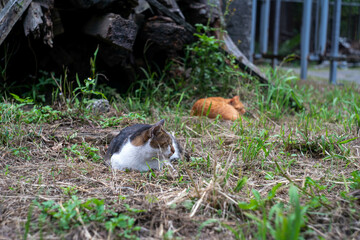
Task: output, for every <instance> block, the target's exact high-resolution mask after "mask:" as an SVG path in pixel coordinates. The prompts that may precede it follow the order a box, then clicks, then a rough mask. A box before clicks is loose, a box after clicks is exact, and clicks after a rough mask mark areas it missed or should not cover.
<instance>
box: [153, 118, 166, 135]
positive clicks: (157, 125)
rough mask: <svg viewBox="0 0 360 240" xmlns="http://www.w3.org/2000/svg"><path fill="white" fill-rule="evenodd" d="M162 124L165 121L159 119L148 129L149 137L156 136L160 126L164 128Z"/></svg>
mask: <svg viewBox="0 0 360 240" xmlns="http://www.w3.org/2000/svg"><path fill="white" fill-rule="evenodd" d="M164 123H165V120H164V119H161V120H160V121H159V122H157V123H155V124H154V125H153V126H152V127H151V128H150V137H154V136H156V135H157V134H158V133H159V132H160V130H161V128H162V126H164Z"/></svg>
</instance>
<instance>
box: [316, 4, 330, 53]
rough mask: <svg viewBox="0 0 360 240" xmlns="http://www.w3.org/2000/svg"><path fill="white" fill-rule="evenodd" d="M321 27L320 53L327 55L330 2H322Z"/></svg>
mask: <svg viewBox="0 0 360 240" xmlns="http://www.w3.org/2000/svg"><path fill="white" fill-rule="evenodd" d="M320 7H321V8H320V10H321V13H320V27H319V43H318V44H319V45H318V46H319V49H318V50H319V53H320V54H321V55H325V50H326V39H327V27H328V17H329V0H320Z"/></svg>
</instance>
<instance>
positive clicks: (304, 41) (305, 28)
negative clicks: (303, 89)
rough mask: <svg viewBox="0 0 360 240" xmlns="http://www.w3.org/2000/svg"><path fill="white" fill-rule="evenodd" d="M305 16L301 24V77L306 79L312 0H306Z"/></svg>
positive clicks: (304, 6)
mask: <svg viewBox="0 0 360 240" xmlns="http://www.w3.org/2000/svg"><path fill="white" fill-rule="evenodd" d="M303 4H304V5H303V16H302V26H301V72H300V78H301V79H302V80H306V75H307V66H308V56H309V46H310V28H311V25H310V23H311V7H312V0H304V3H303Z"/></svg>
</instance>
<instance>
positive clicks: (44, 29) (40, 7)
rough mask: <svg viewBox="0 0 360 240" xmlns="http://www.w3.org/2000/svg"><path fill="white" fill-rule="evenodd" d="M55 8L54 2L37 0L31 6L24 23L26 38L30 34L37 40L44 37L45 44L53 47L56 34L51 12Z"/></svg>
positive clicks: (51, 0)
mask: <svg viewBox="0 0 360 240" xmlns="http://www.w3.org/2000/svg"><path fill="white" fill-rule="evenodd" d="M53 7H54V1H53V0H35V1H33V2H32V3H31V4H30V6H29V8H28V10H27V13H26V16H25V19H24V22H23V25H24V32H25V36H28V35H29V34H30V33H31V34H32V35H33V36H34V38H35V39H37V38H40V37H41V36H42V37H43V42H44V43H45V44H47V45H49V46H50V47H52V46H53V38H54V33H53V22H52V19H51V12H50V9H53Z"/></svg>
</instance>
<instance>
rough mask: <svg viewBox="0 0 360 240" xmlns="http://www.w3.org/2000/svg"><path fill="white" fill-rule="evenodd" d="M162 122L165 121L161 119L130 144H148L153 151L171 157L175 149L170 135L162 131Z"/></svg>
mask: <svg viewBox="0 0 360 240" xmlns="http://www.w3.org/2000/svg"><path fill="white" fill-rule="evenodd" d="M164 122H165V120H164V119H162V120H160V121H159V122H157V123H155V124H154V125H152V126H151V127H150V128H148V129H146V130H145V131H143V132H142V133H141V134H140V135H139V136H137V137H135V138H134V139H133V140H132V141H131V142H132V144H133V145H135V146H140V145H144V144H146V143H148V142H149V144H150V146H151V147H152V148H153V149H154V150H156V151H159V152H161V153H162V154H163V155H164V156H166V157H171V156H172V155H173V154H174V152H175V149H174V146H173V144H172V138H171V136H170V134H169V133H167V132H166V131H165V130H164Z"/></svg>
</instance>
